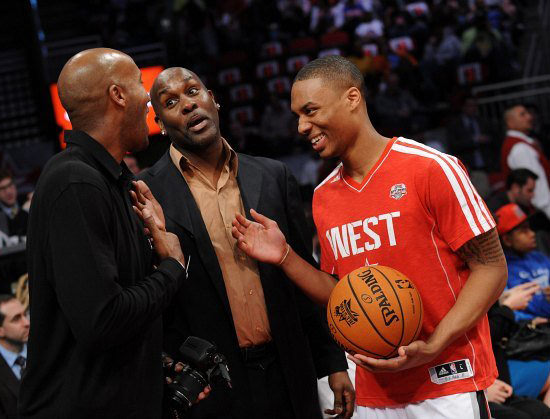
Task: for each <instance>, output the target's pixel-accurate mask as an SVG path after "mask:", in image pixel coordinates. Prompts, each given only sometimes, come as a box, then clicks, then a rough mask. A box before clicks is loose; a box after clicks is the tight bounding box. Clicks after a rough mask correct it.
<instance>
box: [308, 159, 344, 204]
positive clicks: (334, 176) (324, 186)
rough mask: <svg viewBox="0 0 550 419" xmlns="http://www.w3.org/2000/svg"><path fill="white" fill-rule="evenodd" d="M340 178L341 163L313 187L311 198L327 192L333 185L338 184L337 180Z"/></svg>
mask: <svg viewBox="0 0 550 419" xmlns="http://www.w3.org/2000/svg"><path fill="white" fill-rule="evenodd" d="M341 178H342V163H338V165H337V166H336V167H335V168H334V169H333V170H332V172H330V174H329V175H328V176H327V177H326V178H325V179H323V180H322V181H321V183H319V184H318V185H317V186H316V187H315V190H314V192H313V196H314V197H315V196H319V195H320V194H323V193H325V192H328V191H329V190H330V189H332V188H333V187H334V186H335V184H337V183H338V181H339V180H341Z"/></svg>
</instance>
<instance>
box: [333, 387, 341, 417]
mask: <svg viewBox="0 0 550 419" xmlns="http://www.w3.org/2000/svg"><path fill="white" fill-rule="evenodd" d="M342 406H343V404H342V392H341V391H335V392H334V408H333V410H332V411H333V412H334V413H331V414H333V415H339V414H340V413H342V411H343V407H342Z"/></svg>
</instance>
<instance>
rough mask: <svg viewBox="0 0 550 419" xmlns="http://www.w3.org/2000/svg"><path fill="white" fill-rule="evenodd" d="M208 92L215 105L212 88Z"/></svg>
mask: <svg viewBox="0 0 550 419" xmlns="http://www.w3.org/2000/svg"><path fill="white" fill-rule="evenodd" d="M208 94H209V95H210V97H211V98H212V101H213V102H214V105H217V104H218V102H216V98H215V97H214V93H213V92H212V90H208Z"/></svg>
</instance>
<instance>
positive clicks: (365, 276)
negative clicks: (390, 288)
mask: <svg viewBox="0 0 550 419" xmlns="http://www.w3.org/2000/svg"><path fill="white" fill-rule="evenodd" d="M357 276H358V277H359V278H361V280H362V281H363V282H364V283H365V284H366V285H367V286H368V287H369V288H370V290H371V292H372V295H373V296H374V299H375V300H376V301H377V302H378V307H380V311H381V313H382V317H383V319H384V324H385V325H386V326H389V325H390V324H392V323H393V322H398V321H399V317H397V314H395V310H394V309H393V308H392V306H391V304H390V303H389V301H388V298H387V297H386V294H384V291H382V287H381V286H380V285H379V284H378V281H377V280H376V278H375V277H374V275H373V274H372V272H371V270H370V269H365V271H363V272H360V273H358V274H357ZM377 294H378V295H377Z"/></svg>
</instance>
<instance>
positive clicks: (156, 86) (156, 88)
mask: <svg viewBox="0 0 550 419" xmlns="http://www.w3.org/2000/svg"><path fill="white" fill-rule="evenodd" d="M173 78H176V79H180V80H182V81H187V80H190V79H192V78H194V79H196V80H198V81H199V82H200V83H201V85H202V87H204V88H206V86H205V85H204V83H203V82H202V80H201V79H200V78H199V76H197V75H196V74H195V73H194V72H192V71H191V70H188V69H187V68H183V67H170V68H167V69H166V70H164V71H162V72H161V73H160V74H159V75H158V76H157V78H156V79H155V81H154V83H153V87H151V104H152V105H153V109H154V110H155V113H156V114H157V115H158V114H159V105H160V103H159V98H160V95H161V94H162V91H163V89H165V88H166V86H167V84H168V82H169V81H170V80H172V79H173Z"/></svg>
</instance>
